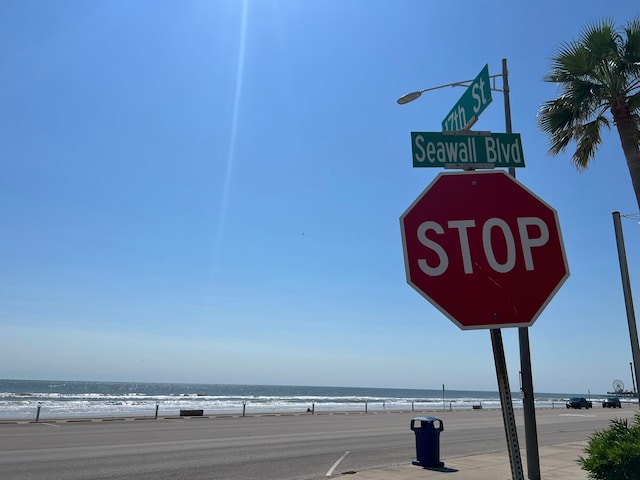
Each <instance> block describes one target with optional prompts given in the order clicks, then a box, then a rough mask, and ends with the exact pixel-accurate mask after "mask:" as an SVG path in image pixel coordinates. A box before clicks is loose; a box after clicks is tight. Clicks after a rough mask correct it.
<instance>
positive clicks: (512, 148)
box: [411, 132, 524, 168]
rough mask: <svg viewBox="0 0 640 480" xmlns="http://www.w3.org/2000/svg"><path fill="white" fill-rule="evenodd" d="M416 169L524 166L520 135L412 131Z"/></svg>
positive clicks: (412, 147)
mask: <svg viewBox="0 0 640 480" xmlns="http://www.w3.org/2000/svg"><path fill="white" fill-rule="evenodd" d="M411 153H412V156H413V166H414V167H445V168H493V167H524V154H523V152H522V141H521V140H520V134H519V133H490V132H411Z"/></svg>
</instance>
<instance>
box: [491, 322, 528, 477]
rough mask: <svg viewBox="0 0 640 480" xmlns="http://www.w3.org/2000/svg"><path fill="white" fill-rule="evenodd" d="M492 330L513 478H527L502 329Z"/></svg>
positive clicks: (494, 357) (492, 342)
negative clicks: (523, 465)
mask: <svg viewBox="0 0 640 480" xmlns="http://www.w3.org/2000/svg"><path fill="white" fill-rule="evenodd" d="M490 331H491V344H492V346H493V359H494V361H495V364H496V376H497V377H498V391H499V392H500V403H501V405H502V420H503V422H504V430H505V434H506V436H507V447H508V450H509V461H510V463H511V477H512V478H513V480H525V478H524V472H523V470H522V459H521V458H520V446H519V444H518V430H517V429H516V417H515V415H514V413H513V404H512V402H511V391H510V389H509V375H508V373H507V362H506V360H505V357H504V346H503V344H502V331H501V330H500V329H499V328H492V329H491V330H490Z"/></svg>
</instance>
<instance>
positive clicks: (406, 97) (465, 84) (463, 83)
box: [397, 73, 510, 133]
mask: <svg viewBox="0 0 640 480" xmlns="http://www.w3.org/2000/svg"><path fill="white" fill-rule="evenodd" d="M502 76H503V75H502V73H498V74H496V75H489V78H490V79H491V80H492V82H491V83H492V84H491V86H490V87H489V88H490V89H491V91H492V92H503V91H504V90H502V89H499V88H497V87H496V78H498V77H502ZM471 82H473V80H462V81H460V82H453V83H446V84H444V85H438V86H437V87H429V88H424V89H422V90H418V91H416V92H411V93H407V94H405V95H403V96H401V97H400V98H399V99H398V100H397V102H398V104H400V105H404V104H405V103H409V102H413V101H414V100H415V99H416V98H420V96H422V94H423V93H424V92H430V91H431V90H439V89H441V88H446V87H468V86H470V85H471ZM507 133H510V132H507Z"/></svg>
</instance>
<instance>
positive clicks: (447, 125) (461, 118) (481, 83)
mask: <svg viewBox="0 0 640 480" xmlns="http://www.w3.org/2000/svg"><path fill="white" fill-rule="evenodd" d="M491 100H492V98H491V83H490V80H489V65H485V66H484V68H483V69H482V70H481V71H480V73H479V74H478V76H477V77H476V78H475V79H474V80H473V82H471V85H469V87H468V88H467V89H466V90H465V92H464V93H463V94H462V96H461V97H460V99H459V100H458V102H457V103H456V104H455V105H454V106H453V108H452V109H451V111H450V112H449V113H448V114H447V116H446V117H445V118H444V120H443V121H442V130H445V131H447V130H466V129H468V128H470V127H471V126H472V125H473V124H474V123H475V121H476V120H477V119H478V116H479V115H480V114H481V113H482V112H483V111H484V109H485V108H487V107H488V106H489V104H490V103H491Z"/></svg>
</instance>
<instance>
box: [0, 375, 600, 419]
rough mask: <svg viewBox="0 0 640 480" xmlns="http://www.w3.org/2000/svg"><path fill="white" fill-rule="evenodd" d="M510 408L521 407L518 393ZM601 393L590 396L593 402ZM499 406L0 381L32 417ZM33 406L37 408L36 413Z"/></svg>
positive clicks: (5, 410)
mask: <svg viewBox="0 0 640 480" xmlns="http://www.w3.org/2000/svg"><path fill="white" fill-rule="evenodd" d="M512 396H513V407H514V408H522V401H521V400H520V397H519V394H518V393H513V394H512ZM571 396H585V397H586V396H587V395H585V394H584V393H583V394H578V395H575V394H564V393H553V394H546V393H536V401H535V403H536V408H546V407H548V408H558V407H562V408H564V402H565V401H566V399H567V398H569V397H571ZM601 398H602V396H594V395H592V396H591V399H592V400H593V401H594V402H596V401H598V400H599V399H601ZM474 405H482V407H483V408H500V397H499V394H498V392H479V391H464V390H447V389H444V390H442V389H438V390H419V389H398V388H360V387H313V386H279V385H215V384H212V385H207V384H186V383H185V384H182V383H137V382H84V381H53V380H0V419H11V420H30V419H35V417H36V415H39V418H41V419H44V418H50V419H68V418H92V417H103V418H108V417H123V416H134V417H135V416H145V417H146V416H154V415H155V413H156V408H157V411H158V415H163V416H172V415H179V412H180V410H203V411H204V415H215V414H243V413H246V414H247V415H249V414H258V413H301V412H307V411H309V410H311V411H314V412H315V413H323V412H336V411H349V412H351V411H353V412H356V411H360V412H362V411H366V412H369V411H383V410H406V411H414V410H416V411H419V410H442V409H447V410H449V409H451V410H454V409H455V410H458V409H469V410H471V409H472V408H473V406H474ZM38 410H39V413H38Z"/></svg>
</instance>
